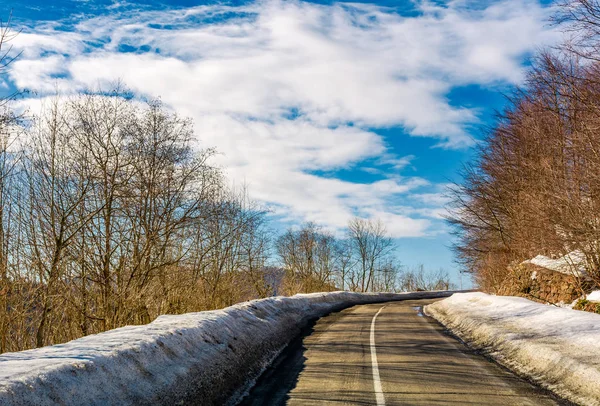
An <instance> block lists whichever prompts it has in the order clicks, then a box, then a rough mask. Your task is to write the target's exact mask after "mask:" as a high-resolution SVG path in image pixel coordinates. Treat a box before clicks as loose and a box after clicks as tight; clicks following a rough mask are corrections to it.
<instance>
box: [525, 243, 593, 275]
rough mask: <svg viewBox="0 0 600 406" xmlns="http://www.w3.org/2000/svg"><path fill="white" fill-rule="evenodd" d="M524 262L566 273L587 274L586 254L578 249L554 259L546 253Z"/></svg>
mask: <svg viewBox="0 0 600 406" xmlns="http://www.w3.org/2000/svg"><path fill="white" fill-rule="evenodd" d="M523 264H533V265H537V266H541V267H542V268H546V269H550V270H552V271H555V272H560V273H564V274H566V275H572V276H576V277H585V276H587V273H586V270H585V255H584V254H583V252H581V251H579V250H577V251H573V252H571V253H569V254H567V255H565V256H563V257H560V258H556V259H552V258H549V257H547V256H545V255H538V256H537V257H535V258H533V259H528V260H527V261H523Z"/></svg>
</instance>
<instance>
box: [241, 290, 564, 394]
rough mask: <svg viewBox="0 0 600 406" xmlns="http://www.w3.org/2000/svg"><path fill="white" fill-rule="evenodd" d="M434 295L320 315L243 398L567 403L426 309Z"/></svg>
mask: <svg viewBox="0 0 600 406" xmlns="http://www.w3.org/2000/svg"><path fill="white" fill-rule="evenodd" d="M435 300H438V299H435ZM435 300H409V301H402V302H389V303H383V304H381V303H380V304H372V305H363V306H355V307H352V308H349V309H346V310H343V311H341V312H337V313H333V314H330V315H329V316H326V317H323V318H321V319H319V320H318V321H317V322H316V323H315V324H314V325H312V326H311V327H309V328H307V331H306V334H305V335H304V336H302V337H299V338H298V339H297V340H295V341H294V342H292V343H291V344H290V345H289V346H288V348H287V349H286V350H285V351H284V353H283V354H282V355H281V356H280V357H279V358H278V359H277V360H276V362H275V363H274V364H273V366H272V367H271V368H269V369H268V370H267V371H266V372H265V373H264V374H263V376H262V377H261V378H260V379H259V381H258V382H257V384H256V386H255V387H254V389H253V390H252V391H251V392H250V394H249V396H247V397H246V398H245V399H244V400H243V401H242V403H241V404H242V405H261V406H262V405H284V404H289V405H377V406H383V405H428V406H431V405H503V406H506V405H568V404H569V403H567V402H564V401H561V400H560V399H557V398H555V397H553V396H552V395H551V394H549V393H548V392H547V391H544V390H542V389H539V388H537V387H535V386H533V385H532V384H530V383H529V382H527V381H525V380H523V379H521V378H519V377H517V376H515V375H514V374H512V373H511V372H509V371H507V370H506V369H504V368H502V367H500V366H499V365H497V364H495V363H494V362H491V361H490V360H488V359H487V358H485V357H483V356H481V355H479V354H477V353H475V352H473V351H472V350H470V349H469V348H467V347H466V346H465V345H463V344H462V343H461V342H459V341H458V340H456V339H455V338H453V337H452V336H450V335H448V334H447V333H446V332H445V331H444V328H443V327H442V326H441V325H440V324H439V323H437V322H436V321H435V320H433V319H431V318H429V317H426V316H423V313H422V310H421V309H422V306H424V305H426V304H428V303H432V302H433V301H435Z"/></svg>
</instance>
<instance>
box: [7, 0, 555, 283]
mask: <svg viewBox="0 0 600 406" xmlns="http://www.w3.org/2000/svg"><path fill="white" fill-rule="evenodd" d="M11 1H12V4H11ZM49 4H51V5H49ZM11 9H12V10H13V15H14V23H15V26H16V27H17V28H19V29H22V33H21V34H20V35H19V36H18V37H17V39H16V40H15V42H14V46H15V48H17V49H18V50H20V51H22V52H23V53H22V55H21V56H20V58H19V59H18V61H16V62H15V63H14V65H13V66H12V70H11V71H10V74H9V76H8V77H7V78H5V79H6V80H5V82H4V83H2V82H1V80H0V92H4V91H6V92H9V91H11V90H13V89H29V90H31V91H32V93H30V96H28V97H30V98H33V99H35V98H42V97H44V96H46V95H48V94H51V93H53V92H54V91H55V90H56V89H57V88H58V89H60V91H61V92H63V93H68V92H71V91H77V90H79V89H86V88H89V87H98V86H103V85H105V84H108V83H114V81H115V80H117V79H120V80H121V81H122V82H123V83H125V84H126V85H127V86H128V87H129V88H130V89H132V90H133V91H134V92H136V93H137V94H138V95H139V96H141V97H150V98H154V97H160V98H161V99H162V100H163V101H164V102H165V103H166V104H167V105H168V106H170V107H172V108H173V109H175V110H177V111H178V112H179V113H181V114H182V115H185V116H189V117H191V118H193V119H194V121H195V129H196V132H197V135H198V138H199V139H200V142H201V144H202V145H203V146H207V147H208V146H210V147H216V148H217V150H218V151H219V152H220V155H219V156H218V158H217V161H216V162H215V163H216V164H218V165H221V166H223V167H225V168H226V170H227V173H228V175H229V178H230V179H231V181H232V182H235V183H236V184H242V183H245V184H247V185H248V187H249V190H250V194H251V196H252V197H253V198H255V199H257V200H259V201H261V202H263V204H265V205H267V206H268V207H270V208H271V209H272V213H273V214H272V216H273V220H274V222H273V224H274V228H275V229H276V230H280V229H283V228H284V227H287V226H288V225H291V224H298V223H299V222H302V221H313V222H316V223H318V224H320V225H322V226H323V227H326V228H328V229H331V230H341V229H342V228H343V227H344V225H345V224H346V222H347V220H348V219H349V218H350V217H351V216H361V217H365V218H380V219H382V220H383V221H384V222H385V224H386V225H387V228H388V230H389V232H390V233H391V234H392V235H393V236H394V237H396V238H397V242H398V247H399V249H398V256H399V258H400V259H401V260H402V261H403V262H404V263H405V264H407V265H415V264H417V263H423V264H425V265H426V266H428V267H433V268H438V267H444V268H446V269H447V270H449V271H451V272H452V273H453V274H454V275H455V276H454V277H455V280H456V281H458V277H457V276H456V275H457V273H456V272H457V269H456V266H455V265H454V264H453V262H452V254H451V252H450V249H449V245H450V243H451V237H450V235H449V233H448V231H449V230H448V227H447V226H446V225H445V224H444V221H443V219H442V216H443V214H444V213H445V209H444V206H445V204H446V199H445V197H444V189H445V187H446V186H447V184H448V183H449V182H452V181H457V180H459V177H458V174H457V170H458V169H459V168H460V166H461V164H462V163H464V162H466V161H467V160H468V159H469V157H470V155H471V152H470V149H469V148H471V147H472V146H473V145H474V144H475V143H476V142H477V139H478V138H481V132H482V127H484V126H485V125H486V124H490V123H491V119H492V117H493V113H494V111H495V110H498V109H501V108H502V106H503V105H504V102H505V101H504V96H503V93H504V94H505V93H508V92H510V90H511V88H513V87H514V86H515V85H518V84H519V83H521V82H522V80H523V75H524V72H525V69H526V67H527V60H528V57H530V56H531V55H532V53H533V52H535V51H536V50H538V49H540V48H541V47H544V46H547V45H549V44H552V43H554V42H555V41H556V40H557V33H556V32H555V31H554V30H553V29H552V27H550V26H548V24H547V18H548V15H549V14H550V13H551V8H550V6H549V5H548V4H547V2H538V1H536V0H499V1H466V0H465V1H463V0H455V1H418V0H416V1H409V0H380V1H375V0H373V1H368V0H364V1H360V2H357V1H355V2H330V1H312V2H310V1H294V0H287V1H278V0H265V1H231V2H202V1H199V0H197V1H189V0H177V1H171V2H161V1H158V0H156V1H153V0H145V1H132V2H129V1H117V0H115V1H109V0H57V1H52V2H49V1H48V0H8V3H7V2H6V1H3V2H2V5H1V6H0V13H1V14H0V16H2V17H3V18H4V19H5V18H6V17H7V16H8V14H9V12H10V10H11ZM30 102H31V104H35V103H34V101H30Z"/></svg>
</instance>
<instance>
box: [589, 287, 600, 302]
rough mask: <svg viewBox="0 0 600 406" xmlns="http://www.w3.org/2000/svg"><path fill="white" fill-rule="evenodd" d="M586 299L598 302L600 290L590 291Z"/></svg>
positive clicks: (599, 300)
mask: <svg viewBox="0 0 600 406" xmlns="http://www.w3.org/2000/svg"><path fill="white" fill-rule="evenodd" d="M586 299H587V300H589V301H590V302H600V290H595V291H593V292H591V293H588V295H587V296H586Z"/></svg>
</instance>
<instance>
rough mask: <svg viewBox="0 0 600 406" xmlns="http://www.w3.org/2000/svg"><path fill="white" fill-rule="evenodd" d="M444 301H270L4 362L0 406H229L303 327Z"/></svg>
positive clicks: (327, 297) (336, 297) (365, 297)
mask: <svg viewBox="0 0 600 406" xmlns="http://www.w3.org/2000/svg"><path fill="white" fill-rule="evenodd" d="M448 295H449V293H447V292H439V293H425V292H423V293H411V294H359V293H349V292H333V293H317V294H308V295H296V296H293V297H274V298H269V299H263V300H254V301H251V302H245V303H240V304H238V305H234V306H231V307H228V308H226V309H223V310H216V311H210V312H201V313H189V314H184V315H179V316H161V317H159V318H158V319H156V320H155V321H154V322H152V323H150V324H147V325H144V326H130V327H123V328H120V329H115V330H111V331H107V332H105V333H102V334H97V335H92V336H88V337H84V338H81V339H78V340H74V341H70V342H68V343H66V344H62V345H55V346H51V347H45V348H40V349H36V350H29V351H22V352H16V353H6V354H2V355H0V404H1V405H5V406H6V405H55V404H61V405H84V404H85V405H106V404H136V405H138V404H152V405H160V404H164V405H175V404H183V403H185V404H202V405H211V404H212V405H215V404H234V403H235V402H236V401H237V400H238V399H239V398H240V397H241V396H242V395H243V394H244V393H245V391H246V390H248V388H249V387H250V386H251V385H252V383H253V382H254V380H255V379H256V378H257V377H258V376H259V375H260V373H261V372H262V371H263V370H264V368H265V367H266V366H268V364H269V363H270V362H271V361H272V360H273V359H274V358H275V357H276V356H277V354H278V353H279V352H280V351H281V350H282V349H283V348H284V347H285V345H286V344H287V343H288V342H289V341H290V340H291V339H292V338H294V337H295V336H296V335H297V334H299V332H300V330H301V328H302V327H304V326H305V325H306V323H307V322H308V321H309V320H310V319H314V318H317V317H320V316H323V315H325V314H327V313H329V312H331V311H334V310H338V309H342V308H345V307H349V306H352V305H354V304H361V303H375V302H382V301H389V300H403V299H417V298H428V297H443V296H448Z"/></svg>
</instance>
